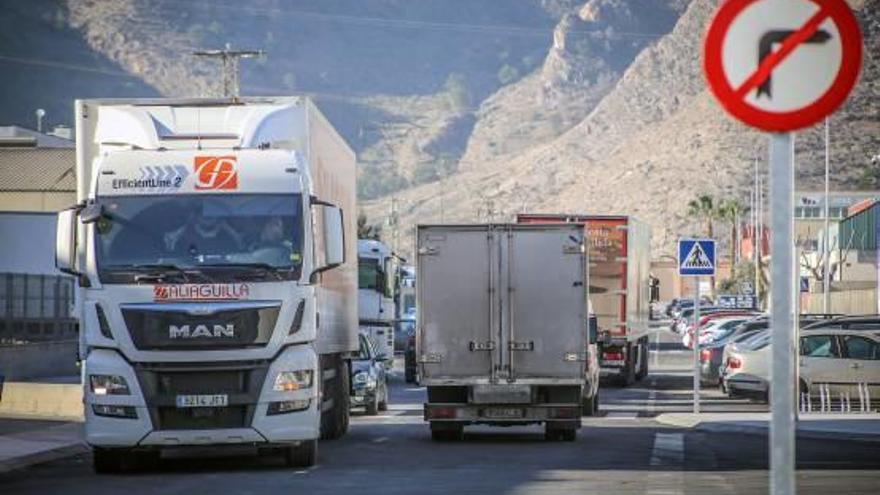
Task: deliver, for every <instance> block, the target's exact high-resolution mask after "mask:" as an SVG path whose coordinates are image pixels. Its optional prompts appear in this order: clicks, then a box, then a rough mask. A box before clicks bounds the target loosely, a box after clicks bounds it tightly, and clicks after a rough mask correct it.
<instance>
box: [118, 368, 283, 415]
mask: <svg viewBox="0 0 880 495" xmlns="http://www.w3.org/2000/svg"><path fill="white" fill-rule="evenodd" d="M268 371H269V363H268V361H247V362H224V363H192V364H191V363H185V364H181V363H160V364H153V363H151V364H139V365H136V366H135V373H136V374H137V378H138V383H139V384H140V386H141V390H143V392H144V400H145V401H146V404H147V409H148V410H149V413H150V419H151V420H152V422H153V428H154V429H156V430H180V429H187V430H198V429H212V428H243V427H247V426H250V424H251V421H252V420H253V416H254V411H255V410H256V405H257V401H258V400H259V398H260V391H261V390H262V388H263V383H264V382H265V380H266V374H267V373H268ZM215 394H225V395H227V396H228V406H226V407H192V408H178V407H177V396H178V395H215Z"/></svg>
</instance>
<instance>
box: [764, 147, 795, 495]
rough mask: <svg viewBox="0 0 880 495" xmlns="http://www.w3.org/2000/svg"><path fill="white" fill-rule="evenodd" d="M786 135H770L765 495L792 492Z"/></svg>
mask: <svg viewBox="0 0 880 495" xmlns="http://www.w3.org/2000/svg"><path fill="white" fill-rule="evenodd" d="M791 145H792V135H791V133H775V134H772V135H771V137H770V214H771V219H770V225H771V231H772V232H773V236H772V239H771V248H770V252H771V253H772V259H771V266H770V279H771V280H773V284H772V286H771V289H770V300H771V302H770V305H771V308H770V328H771V329H772V332H773V335H772V342H771V343H772V358H773V359H772V367H771V372H770V383H771V386H770V411H771V421H770V493H771V494H772V495H790V494H794V493H795V479H794V465H795V421H794V412H795V403H794V394H793V393H792V387H793V386H794V366H793V363H794V358H795V355H794V352H795V349H794V335H793V329H794V319H793V314H792V312H793V310H794V308H793V304H792V303H793V294H794V269H793V266H794V265H793V261H794V258H793V256H792V250H793V240H792V230H793V229H792V221H791V214H792V211H793V207H794V202H793V200H794V194H793V192H792V188H793V187H794V183H793V182H794V180H793V175H792V167H793V164H792V156H791Z"/></svg>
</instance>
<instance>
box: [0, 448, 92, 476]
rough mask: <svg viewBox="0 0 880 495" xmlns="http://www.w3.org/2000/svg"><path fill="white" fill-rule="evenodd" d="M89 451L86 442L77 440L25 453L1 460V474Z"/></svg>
mask: <svg viewBox="0 0 880 495" xmlns="http://www.w3.org/2000/svg"><path fill="white" fill-rule="evenodd" d="M88 451H89V446H88V445H86V443H85V442H77V443H73V444H67V445H61V446H58V447H54V448H51V449H46V450H41V451H40V452H34V453H33V454H28V455H23V456H20V457H15V458H12V459H7V460H4V461H0V474H6V473H9V472H11V471H15V470H18V469H23V468H26V467H29V466H33V465H36V464H43V463H46V462H52V461H57V460H59V459H64V458H67V457H73V456H75V455H79V454H83V453H85V452H88Z"/></svg>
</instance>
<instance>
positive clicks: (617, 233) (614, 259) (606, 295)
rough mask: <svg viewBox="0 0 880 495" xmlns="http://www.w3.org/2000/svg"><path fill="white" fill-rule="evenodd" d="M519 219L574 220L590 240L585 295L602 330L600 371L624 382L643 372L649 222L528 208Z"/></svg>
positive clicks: (642, 375)
mask: <svg viewBox="0 0 880 495" xmlns="http://www.w3.org/2000/svg"><path fill="white" fill-rule="evenodd" d="M517 222H518V223H578V224H582V225H584V228H585V229H586V230H587V239H588V242H589V244H590V253H589V254H590V256H589V259H590V278H589V280H590V300H591V302H592V307H593V312H594V314H595V315H596V319H597V321H598V326H599V333H600V335H602V336H603V338H602V339H600V341H601V342H602V352H601V354H600V364H601V366H602V373H603V375H606V376H607V375H612V376H613V377H614V378H616V379H617V380H618V381H619V382H621V383H623V384H626V385H629V384H631V383H633V382H634V381H635V380H640V379H642V378H644V377H645V376H646V375H647V374H648V332H649V325H648V318H649V314H650V291H651V284H650V256H651V230H650V228H649V227H648V226H647V225H646V224H644V223H642V222H639V221H638V220H636V219H635V218H633V217H629V216H617V215H567V214H544V213H527V214H519V215H517Z"/></svg>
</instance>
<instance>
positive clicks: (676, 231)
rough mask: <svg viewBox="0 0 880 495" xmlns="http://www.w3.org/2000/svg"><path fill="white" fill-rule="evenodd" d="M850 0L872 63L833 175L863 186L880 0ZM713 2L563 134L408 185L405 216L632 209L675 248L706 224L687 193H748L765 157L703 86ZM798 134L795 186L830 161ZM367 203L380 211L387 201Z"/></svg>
mask: <svg viewBox="0 0 880 495" xmlns="http://www.w3.org/2000/svg"><path fill="white" fill-rule="evenodd" d="M853 5H854V6H855V7H859V9H858V11H857V15H858V16H859V18H860V21H861V22H862V26H863V30H864V35H865V39H866V47H865V48H866V49H865V67H864V70H863V74H862V78H861V81H860V83H859V86H858V87H857V89H856V91H855V94H854V95H853V97H852V98H851V99H850V101H849V102H848V103H847V104H846V105H845V107H844V108H842V109H841V111H840V112H838V113H837V114H836V115H835V116H834V117H833V118H832V126H833V127H832V140H833V143H832V156H833V157H834V160H835V163H836V165H834V167H835V169H834V175H835V180H836V183H835V184H834V187H836V188H842V189H846V188H854V187H856V186H857V177H858V176H859V175H860V174H861V170H860V165H861V164H864V165H865V166H867V164H868V161H869V159H870V156H872V154H876V153H877V152H878V150H880V132H878V126H880V111H878V110H880V109H878V101H880V91H878V82H877V81H878V80H880V60H878V57H880V55H878V54H880V29H878V22H880V21H878V16H880V1H878V0H868V1H866V2H864V3H863V4H862V3H858V4H853ZM714 6H715V2H714V1H710V0H694V1H693V2H692V3H691V5H690V6H689V8H688V10H687V11H686V12H685V13H684V14H683V15H682V16H681V18H680V19H679V21H678V23H677V25H676V26H675V28H674V29H673V31H672V32H671V33H670V34H669V35H667V36H665V37H664V38H663V39H661V40H660V41H659V42H658V43H656V44H654V45H652V46H650V47H649V48H647V49H645V50H644V51H643V52H642V53H641V54H640V55H639V56H638V57H636V60H635V61H634V62H633V64H632V65H631V66H630V67H629V69H628V70H627V71H626V72H625V73H624V75H623V77H622V78H621V79H620V81H619V82H618V83H617V85H616V87H615V88H614V89H613V90H612V91H610V92H609V93H608V94H607V95H606V96H605V97H604V98H603V99H602V101H601V102H600V103H599V104H598V105H597V106H596V108H595V109H594V110H593V111H592V112H591V113H590V114H589V115H588V116H587V117H586V118H585V119H584V120H583V121H581V122H580V123H579V124H577V125H576V126H574V127H572V128H571V129H570V130H568V131H567V132H565V133H563V134H562V135H561V136H559V137H558V138H556V139H553V140H550V141H547V142H543V143H538V144H536V145H534V146H532V147H531V148H530V149H528V150H527V151H525V152H524V153H521V154H519V156H516V157H504V156H502V157H501V158H499V159H494V160H493V159H491V157H490V158H488V159H485V160H484V161H483V162H482V163H480V164H479V166H475V167H471V168H468V170H465V171H464V172H463V173H461V174H459V175H456V176H454V177H451V178H449V179H447V183H446V186H445V187H439V186H437V185H436V184H435V185H430V186H425V187H420V188H417V189H415V190H412V191H407V192H406V193H405V194H403V195H401V199H402V202H401V204H402V205H403V207H402V210H403V219H404V225H405V226H408V225H411V224H412V223H415V222H416V221H426V220H427V221H430V220H436V219H438V218H439V217H440V215H439V208H440V205H441V203H442V205H443V217H444V219H445V220H450V219H452V220H456V221H474V220H484V219H486V218H488V217H494V218H496V219H500V218H503V219H509V218H510V216H511V215H512V214H514V213H516V212H518V211H523V210H529V211H575V212H582V211H588V212H594V213H628V214H634V215H637V216H639V217H641V218H643V219H644V220H646V221H648V222H649V223H651V224H652V226H653V228H654V248H655V254H659V253H661V252H669V251H670V248H671V244H672V242H673V241H674V240H675V238H677V237H678V236H679V235H682V234H688V233H693V232H694V231H695V230H696V229H697V228H698V226H697V225H695V222H694V221H693V220H692V219H689V218H687V217H686V215H685V211H686V205H687V202H688V201H689V200H690V199H693V198H694V197H695V196H696V195H697V194H698V193H700V192H704V191H705V192H709V193H713V194H720V195H725V196H739V197H740V198H743V199H744V198H745V194H746V190H747V189H746V188H747V187H748V186H749V184H750V180H751V169H752V166H753V159H754V157H755V156H756V155H757V156H758V157H759V158H760V159H761V160H762V163H761V168H762V169H765V168H766V164H765V163H764V161H763V157H764V156H765V154H766V138H765V137H764V136H763V135H761V134H759V133H757V132H754V131H751V130H749V129H747V128H745V127H744V126H742V125H740V124H738V123H736V122H734V121H733V120H732V119H731V118H729V117H728V116H727V115H725V114H724V112H723V111H722V110H721V109H720V108H719V107H718V105H717V104H716V103H715V102H714V100H713V99H712V98H711V97H710V95H709V94H708V92H707V91H706V89H705V84H704V82H703V79H702V75H701V72H700V59H699V54H700V45H701V41H702V33H703V30H704V27H705V25H706V23H707V22H708V20H709V19H710V17H711V14H712V12H713V11H714ZM477 125H478V126H479V125H480V124H479V123H478V124H477ZM797 143H798V144H797V152H798V155H797V163H798V187H799V188H809V187H814V186H815V185H816V178H817V177H818V176H819V171H820V170H821V166H822V163H823V162H822V159H821V156H822V150H823V148H822V140H821V131H820V129H810V130H807V131H804V132H801V133H799V134H798V138H797ZM484 158H485V157H484ZM441 193H442V196H440V194H441ZM431 196H433V198H432V199H431V200H426V199H425V198H426V197H431ZM441 197H442V201H441V200H440V198H441ZM370 210H371V211H374V212H375V213H376V214H377V215H379V214H382V213H384V212H386V211H387V205H382V206H378V205H371V208H370ZM407 224H408V225H407Z"/></svg>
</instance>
